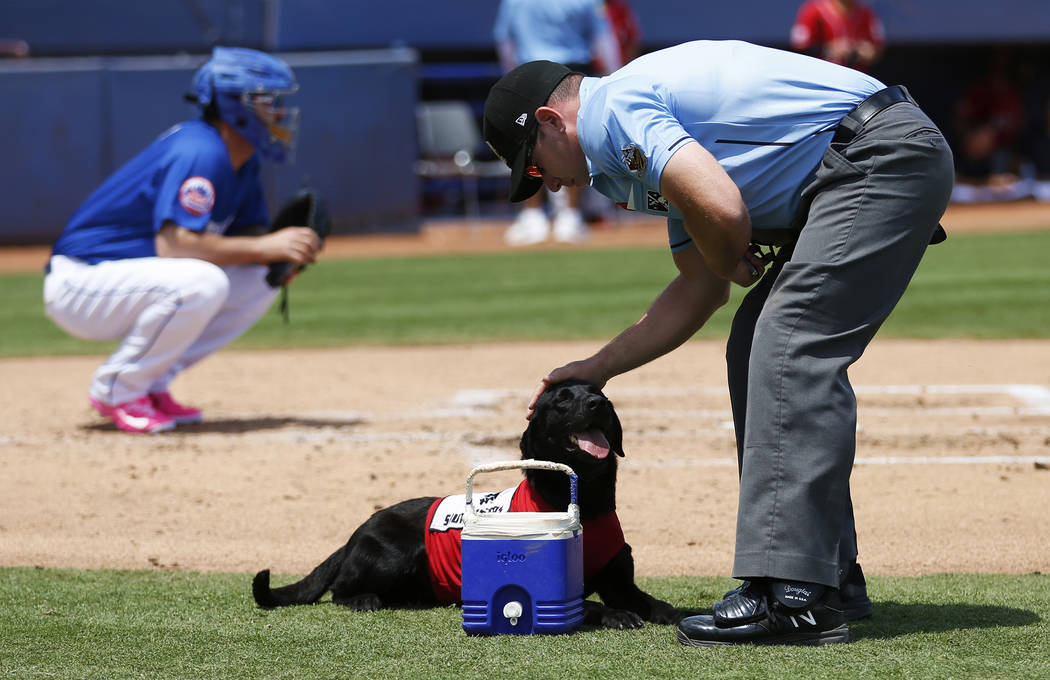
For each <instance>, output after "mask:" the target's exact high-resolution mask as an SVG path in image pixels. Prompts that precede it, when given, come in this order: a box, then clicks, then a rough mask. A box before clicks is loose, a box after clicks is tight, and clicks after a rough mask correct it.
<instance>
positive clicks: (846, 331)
mask: <svg viewBox="0 0 1050 680" xmlns="http://www.w3.org/2000/svg"><path fill="white" fill-rule="evenodd" d="M853 123H854V121H853V120H852V119H847V120H844V121H843V123H842V125H846V126H847V127H849V126H850V125H851V124H853ZM850 129H851V131H853V132H855V133H856V137H854V138H853V139H852V140H851V141H849V142H846V143H832V145H831V147H830V148H829V150H828V151H827V153H826V154H825V155H824V158H823V160H822V162H821V165H820V167H819V169H818V171H817V174H816V177H815V178H814V179H813V181H812V182H811V183H810V184H809V185H808V186H807V187H806V188H805V189H804V191H803V193H802V208H801V209H800V215H801V220H804V223H803V225H802V228H801V231H800V232H799V234H798V238H797V240H796V241H795V242H794V243H793V244H791V245H788V246H785V247H784V248H783V249H782V250H781V252H780V255H779V257H778V258H777V262H776V263H775V265H774V266H773V267H771V269H770V270H769V271H768V272H767V273H766V275H765V276H764V277H763V279H762V280H761V281H760V282H759V283H758V284H757V285H756V286H755V287H754V288H753V289H752V290H751V291H750V292H749V293H748V294H747V296H746V297H745V299H744V301H743V302H742V304H741V306H740V308H739V310H738V311H737V314H736V316H735V318H734V320H733V328H732V331H731V333H730V338H729V342H728V347H727V352H726V360H727V363H728V374H729V389H730V396H731V400H732V406H733V418H734V421H735V424H736V436H737V450H738V456H739V464H740V501H739V507H738V512H737V532H736V556H735V561H734V565H733V576H734V577H736V578H761V577H769V578H775V579H782V580H795V581H808V582H812V583H821V584H824V585H828V586H832V587H838V584H839V579H840V573H839V569H840V564H841V565H842V566H843V567H845V566H846V565H847V564H848V562H849V561H850V560H852V559H855V557H856V555H857V545H856V534H855V532H854V526H853V505H852V501H851V499H850V489H849V479H850V472H851V470H852V467H853V458H854V454H855V451H856V426H857V404H856V399H855V397H854V394H853V388H852V386H851V385H850V382H849V376H848V375H847V369H848V368H849V366H850V365H851V364H852V363H853V362H855V361H856V360H857V359H859V358H860V356H861V354H862V353H863V352H864V349H865V347H867V345H868V343H869V342H870V341H871V339H872V337H873V336H874V335H875V332H876V331H877V330H878V329H879V326H880V325H881V324H882V323H883V321H885V319H886V317H888V316H889V314H890V312H891V311H892V310H893V308H894V306H895V305H896V304H897V302H898V301H899V300H900V298H901V296H902V295H903V294H904V290H905V288H906V287H907V285H908V282H909V281H910V280H911V277H912V275H913V274H914V273H915V269H916V268H917V267H918V265H919V261H920V260H921V259H922V256H923V253H924V252H925V251H926V247H927V245H928V244H929V242H930V237H931V235H932V234H933V233H934V230H935V229H936V228H937V224H938V220H939V219H940V218H941V215H942V214H943V213H944V210H945V208H946V206H947V204H948V198H949V196H950V194H951V188H952V182H953V176H954V172H953V165H952V154H951V151H950V149H949V148H948V144H947V143H946V142H945V140H944V137H943V136H942V135H941V133H940V131H938V129H937V127H936V126H935V125H934V123H933V122H932V121H930V119H929V118H928V117H927V116H926V115H925V114H924V113H923V112H922V111H921V110H920V109H919V107H918V106H916V105H915V104H914V103H913V102H910V101H909V102H902V103H898V104H894V105H892V106H890V107H889V108H886V109H884V110H883V111H881V112H880V113H879V114H877V115H876V116H875V117H874V118H872V119H871V120H869V121H868V123H867V124H866V125H865V126H864V127H863V128H862V129H860V128H859V126H856V125H853V127H851V128H850ZM801 220H800V221H801Z"/></svg>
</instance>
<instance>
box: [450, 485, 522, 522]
mask: <svg viewBox="0 0 1050 680" xmlns="http://www.w3.org/2000/svg"><path fill="white" fill-rule="evenodd" d="M517 490H518V487H516V486H512V487H511V488H509V489H504V490H503V491H493V492H490V493H480V494H479V493H475V494H474V497H473V501H474V503H473V504H474V512H476V513H478V514H479V515H481V514H488V513H491V512H510V501H511V499H513V498H514V492H515V491H517ZM466 505H467V496H466V494H462V493H461V494H459V495H456V496H445V497H444V498H443V499H441V502H440V503H439V504H438V506H437V509H436V510H435V511H434V518H433V519H432V520H431V521H430V530H431V531H450V530H457V531H458V530H461V529H463V511H464V509H465V508H466Z"/></svg>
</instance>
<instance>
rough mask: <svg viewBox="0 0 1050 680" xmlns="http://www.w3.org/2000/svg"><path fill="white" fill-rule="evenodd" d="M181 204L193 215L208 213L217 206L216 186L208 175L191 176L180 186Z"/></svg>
mask: <svg viewBox="0 0 1050 680" xmlns="http://www.w3.org/2000/svg"><path fill="white" fill-rule="evenodd" d="M179 205H181V206H182V207H183V209H184V210H185V211H186V212H188V213H189V214H191V215H196V216H198V217H199V216H200V215H206V214H208V213H210V212H211V209H212V208H214V207H215V187H214V186H212V183H211V181H210V180H209V179H208V178H207V177H190V178H189V179H187V180H185V181H184V182H183V183H182V186H180V187H179Z"/></svg>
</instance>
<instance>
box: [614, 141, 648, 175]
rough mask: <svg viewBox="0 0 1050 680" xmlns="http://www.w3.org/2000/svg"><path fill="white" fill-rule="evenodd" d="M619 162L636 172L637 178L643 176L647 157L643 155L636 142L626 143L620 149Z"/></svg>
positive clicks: (646, 165)
mask: <svg viewBox="0 0 1050 680" xmlns="http://www.w3.org/2000/svg"><path fill="white" fill-rule="evenodd" d="M620 162H622V163H623V164H624V165H626V166H627V169H628V170H630V171H631V172H633V173H634V174H636V175H637V176H638V179H644V178H645V169H646V168H647V167H648V166H649V159H648V158H646V157H645V154H644V153H642V150H641V149H640V148H638V145H637V144H628V145H627V146H625V147H623V148H622V149H620Z"/></svg>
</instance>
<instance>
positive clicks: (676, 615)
mask: <svg viewBox="0 0 1050 680" xmlns="http://www.w3.org/2000/svg"><path fill="white" fill-rule="evenodd" d="M688 615H689V614H688V613H687V612H685V611H683V610H681V609H678V608H676V607H673V606H671V605H669V604H667V603H666V602H660V603H659V604H657V605H655V606H654V607H653V610H652V612H651V613H650V615H649V621H651V622H652V623H659V624H662V625H665V626H676V625H678V624H679V623H680V622H681V621H682V619H684V618H685V617H686V616H688Z"/></svg>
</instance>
